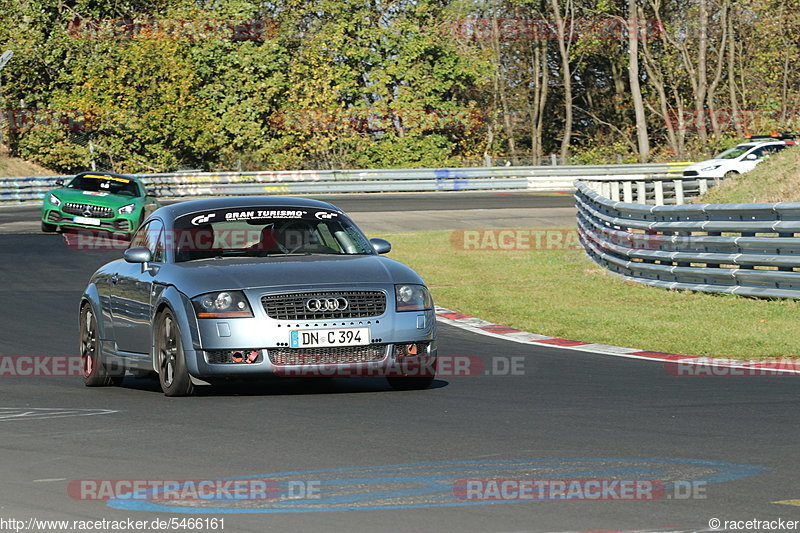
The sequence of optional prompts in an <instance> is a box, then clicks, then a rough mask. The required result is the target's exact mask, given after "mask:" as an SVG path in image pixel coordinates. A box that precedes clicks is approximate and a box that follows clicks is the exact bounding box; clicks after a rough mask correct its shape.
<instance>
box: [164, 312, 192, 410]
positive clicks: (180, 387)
mask: <svg viewBox="0 0 800 533" xmlns="http://www.w3.org/2000/svg"><path fill="white" fill-rule="evenodd" d="M155 351H156V363H157V365H158V382H159V383H160V384H161V390H162V391H164V394H165V395H167V396H190V395H191V394H192V393H194V385H193V384H192V380H191V378H190V377H189V371H188V370H187V368H186V358H185V354H184V352H183V343H182V342H181V331H180V328H179V327H178V322H177V321H176V320H175V316H174V315H173V314H172V311H170V310H169V309H165V310H164V311H163V312H162V313H161V314H159V315H158V319H157V320H156V342H155Z"/></svg>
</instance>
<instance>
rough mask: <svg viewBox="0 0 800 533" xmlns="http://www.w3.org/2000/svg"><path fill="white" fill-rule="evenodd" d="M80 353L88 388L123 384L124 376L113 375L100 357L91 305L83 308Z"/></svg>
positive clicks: (95, 321) (84, 379)
mask: <svg viewBox="0 0 800 533" xmlns="http://www.w3.org/2000/svg"><path fill="white" fill-rule="evenodd" d="M80 320H81V326H80V353H81V369H82V373H83V384H84V385H86V386H87V387H107V386H109V385H119V384H120V383H122V380H123V378H124V377H125V376H124V375H112V374H110V373H109V372H108V370H107V369H106V365H105V363H104V362H103V360H102V358H101V356H100V343H99V342H98V339H97V319H96V318H95V316H94V312H93V311H92V306H91V305H89V304H86V305H84V306H83V307H82V308H81V315H80Z"/></svg>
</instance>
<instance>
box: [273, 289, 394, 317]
mask: <svg viewBox="0 0 800 533" xmlns="http://www.w3.org/2000/svg"><path fill="white" fill-rule="evenodd" d="M331 298H344V299H346V300H347V303H348V305H347V308H346V309H344V310H337V311H311V310H310V309H308V308H307V307H306V302H308V300H310V299H321V300H324V299H331ZM261 305H263V306H264V311H266V313H267V316H268V317H270V318H275V319H277V320H319V319H330V318H366V317H371V316H379V315H382V314H383V313H384V311H385V310H386V294H384V293H383V292H381V291H327V292H303V293H294V294H271V295H267V296H263V297H262V298H261Z"/></svg>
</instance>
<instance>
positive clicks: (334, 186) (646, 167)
mask: <svg viewBox="0 0 800 533" xmlns="http://www.w3.org/2000/svg"><path fill="white" fill-rule="evenodd" d="M687 164H688V163H656V164H643V165H563V166H541V167H468V168H422V169H378V170H325V171H315V170H301V171H275V172H270V171H267V172H193V173H185V172H177V173H165V174H134V175H135V176H136V177H138V178H141V179H142V181H143V182H144V183H145V185H146V186H147V188H148V190H149V191H151V193H152V194H154V195H155V196H158V197H164V198H166V197H192V196H230V195H253V194H302V193H344V192H418V191H471V190H472V191H474V190H528V191H569V190H574V185H573V182H574V180H575V179H576V178H581V179H603V180H606V181H609V180H612V181H613V180H614V179H617V178H623V177H626V176H627V177H631V176H632V177H637V178H640V179H647V176H649V175H652V174H657V175H663V174H665V173H673V174H670V176H672V178H674V177H675V176H678V175H680V172H681V171H682V170H683V168H684V167H685V166H686V165H687ZM69 177H71V176H45V177H26V178H0V205H10V204H21V203H31V202H38V201H41V200H42V198H43V197H44V194H45V193H46V192H47V191H49V190H51V189H53V188H55V187H56V184H55V182H56V180H57V179H59V178H61V179H67V178H69Z"/></svg>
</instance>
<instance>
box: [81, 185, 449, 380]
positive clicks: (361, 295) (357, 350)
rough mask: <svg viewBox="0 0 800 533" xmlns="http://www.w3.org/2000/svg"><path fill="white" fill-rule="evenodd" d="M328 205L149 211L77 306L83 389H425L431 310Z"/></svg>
mask: <svg viewBox="0 0 800 533" xmlns="http://www.w3.org/2000/svg"><path fill="white" fill-rule="evenodd" d="M390 249H391V246H390V244H389V243H388V242H387V241H385V240H382V239H371V240H368V239H367V238H366V237H365V236H364V234H363V233H362V232H361V231H360V230H359V229H358V227H356V225H355V224H354V223H353V221H352V220H350V218H349V217H348V216H347V215H346V214H345V213H343V212H342V211H341V210H340V209H338V208H337V207H335V206H333V205H331V204H328V203H325V202H320V201H316V200H309V199H300V198H288V197H242V198H214V199H208V200H194V201H189V202H183V203H178V204H174V205H170V206H166V207H162V208H160V209H158V210H156V211H155V212H153V213H152V214H151V215H150V216H149V217H148V218H147V220H146V221H145V222H144V223H143V224H142V226H141V227H140V228H139V230H138V231H137V232H136V234H135V235H134V236H133V239H132V240H131V244H130V247H129V248H128V249H126V250H125V251H124V253H123V258H122V259H118V260H116V261H112V262H110V263H108V264H106V265H104V266H103V267H101V268H100V269H99V270H98V271H97V272H95V273H94V275H92V277H91V279H90V281H89V285H88V286H87V287H86V290H85V291H84V293H83V296H82V298H81V302H80V350H81V356H82V358H83V373H84V376H83V377H84V382H85V384H86V385H88V386H102V385H112V384H119V383H120V382H121V381H122V378H123V376H124V375H125V372H126V371H131V372H134V373H140V374H141V373H153V372H155V373H157V374H158V378H159V381H160V383H161V388H162V389H163V391H164V393H165V394H166V395H168V396H181V395H188V394H191V393H192V392H193V391H194V389H195V387H196V386H198V385H210V384H213V383H214V382H219V381H228V380H231V379H247V378H263V377H271V376H278V377H319V376H322V377H340V376H347V377H361V376H385V377H386V378H387V379H388V381H389V383H390V384H391V386H392V387H394V388H396V389H421V388H426V387H428V386H429V385H430V384H431V382H432V381H433V378H434V374H435V364H436V321H435V315H434V310H433V301H432V299H431V296H430V293H429V292H428V288H427V287H426V286H425V283H424V282H423V281H422V279H421V278H420V277H419V276H418V275H417V274H416V273H415V272H414V271H413V270H411V269H410V268H408V267H406V266H405V265H402V264H400V263H398V262H397V261H394V260H392V259H389V258H386V257H381V255H380V254H384V253H387V252H389V251H390Z"/></svg>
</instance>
